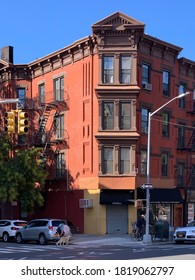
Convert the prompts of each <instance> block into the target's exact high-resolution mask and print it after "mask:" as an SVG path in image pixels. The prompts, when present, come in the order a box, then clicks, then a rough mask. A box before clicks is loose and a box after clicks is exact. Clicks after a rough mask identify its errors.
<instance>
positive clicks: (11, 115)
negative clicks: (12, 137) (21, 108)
mask: <svg viewBox="0 0 195 280" xmlns="http://www.w3.org/2000/svg"><path fill="white" fill-rule="evenodd" d="M4 125H5V132H7V133H14V132H15V111H10V112H6V113H5V115H4Z"/></svg>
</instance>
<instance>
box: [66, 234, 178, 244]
mask: <svg viewBox="0 0 195 280" xmlns="http://www.w3.org/2000/svg"><path fill="white" fill-rule="evenodd" d="M173 242H174V241H169V240H163V241H162V240H155V241H154V242H152V243H151V244H149V245H152V244H157V243H158V244H167V243H173ZM70 244H74V245H76V244H78V245H83V246H85V245H93V246H100V245H119V246H131V245H133V244H134V245H137V246H139V245H140V246H143V245H148V244H144V243H143V241H138V240H137V239H133V238H131V237H130V236H129V235H128V234H124V235H121V234H106V235H95V234H94V235H93V234H73V236H72V238H71V241H70Z"/></svg>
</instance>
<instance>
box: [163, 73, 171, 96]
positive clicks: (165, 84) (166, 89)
mask: <svg viewBox="0 0 195 280" xmlns="http://www.w3.org/2000/svg"><path fill="white" fill-rule="evenodd" d="M169 90H170V73H169V72H167V71H163V95H164V96H169V95H170V93H169Z"/></svg>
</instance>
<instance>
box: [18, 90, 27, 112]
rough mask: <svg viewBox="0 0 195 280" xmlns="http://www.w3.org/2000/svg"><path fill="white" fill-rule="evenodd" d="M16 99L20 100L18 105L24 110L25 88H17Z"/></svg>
mask: <svg viewBox="0 0 195 280" xmlns="http://www.w3.org/2000/svg"><path fill="white" fill-rule="evenodd" d="M17 97H18V99H19V100H20V103H21V104H22V106H23V109H24V108H25V103H26V89H25V88H17Z"/></svg>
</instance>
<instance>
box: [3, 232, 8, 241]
mask: <svg viewBox="0 0 195 280" xmlns="http://www.w3.org/2000/svg"><path fill="white" fill-rule="evenodd" d="M2 238H3V241H4V242H7V241H8V240H9V234H8V233H7V232H4V233H3V237H2Z"/></svg>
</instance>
